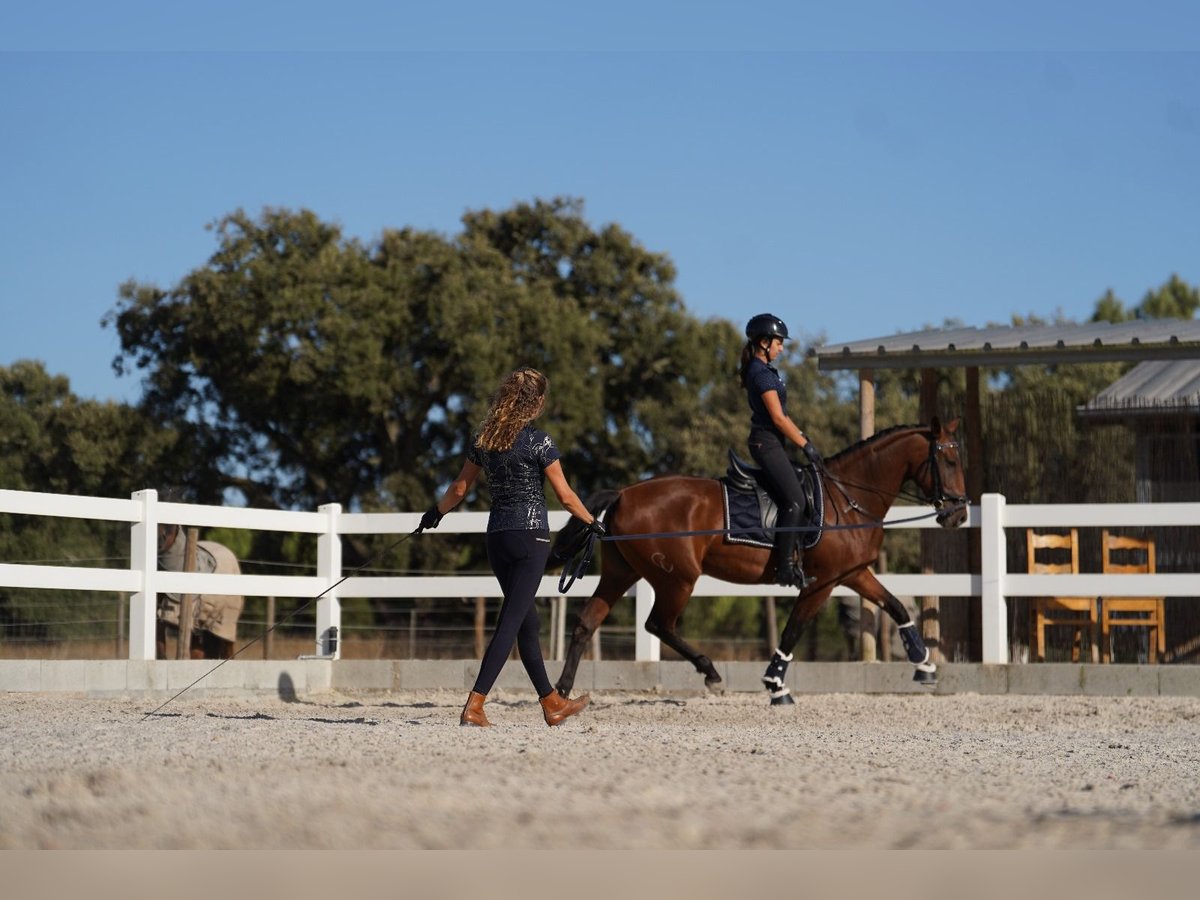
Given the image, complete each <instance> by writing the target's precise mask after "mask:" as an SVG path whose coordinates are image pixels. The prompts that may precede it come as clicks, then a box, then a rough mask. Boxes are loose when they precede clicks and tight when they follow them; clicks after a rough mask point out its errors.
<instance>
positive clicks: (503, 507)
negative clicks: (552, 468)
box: [467, 425, 562, 532]
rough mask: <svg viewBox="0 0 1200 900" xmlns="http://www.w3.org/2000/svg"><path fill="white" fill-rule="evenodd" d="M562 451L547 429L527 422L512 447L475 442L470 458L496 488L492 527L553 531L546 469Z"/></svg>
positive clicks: (490, 484)
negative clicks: (493, 447)
mask: <svg viewBox="0 0 1200 900" xmlns="http://www.w3.org/2000/svg"><path fill="white" fill-rule="evenodd" d="M561 457H562V454H560V453H559V452H558V447H556V446H555V445H554V439H553V438H551V437H550V435H548V434H546V432H544V431H542V430H540V429H538V428H534V427H533V426H532V425H526V426H525V427H524V428H522V429H521V431H520V432H519V433H518V434H517V439H516V440H515V441H513V445H512V449H511V450H482V449H480V448H479V446H478V445H476V446H473V447H472V448H471V450H470V452H469V453H468V454H467V459H468V460H470V461H471V462H473V463H474V464H475V465H477V466H479V467H480V468H482V469H483V470H484V471H485V472H487V478H488V487H489V488H490V489H491V492H492V508H491V513H490V514H489V515H488V531H489V532H492V531H549V530H550V521H549V519H548V517H547V516H546V495H545V493H544V492H543V487H542V485H543V483H544V481H545V474H544V472H545V469H546V466H548V465H550V464H551V463H552V462H554V461H555V460H556V459H560V458H561Z"/></svg>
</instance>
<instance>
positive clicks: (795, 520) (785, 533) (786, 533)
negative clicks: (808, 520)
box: [775, 503, 813, 590]
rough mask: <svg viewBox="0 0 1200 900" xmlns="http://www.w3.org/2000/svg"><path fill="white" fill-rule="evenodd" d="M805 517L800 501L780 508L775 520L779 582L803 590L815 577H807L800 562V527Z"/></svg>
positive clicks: (776, 578)
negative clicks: (798, 528) (798, 529)
mask: <svg viewBox="0 0 1200 900" xmlns="http://www.w3.org/2000/svg"><path fill="white" fill-rule="evenodd" d="M803 518H804V507H803V506H802V505H801V504H799V503H792V504H790V505H789V506H785V507H782V508H780V510H779V517H778V518H777V519H776V520H775V527H776V528H777V529H779V530H778V531H776V532H775V551H776V553H777V554H778V557H779V565H778V568H777V569H776V570H775V582H776V583H777V584H785V585H791V586H793V587H798V588H800V589H801V590H803V589H804V588H805V587H806V586H807V585H809V584H811V583H812V581H813V579H811V578H806V577H805V575H804V567H803V566H802V565H801V564H800V552H799V551H800V532H799V531H796V530H795V529H796V528H797V527H799V525H800V524H801V521H802V520H803Z"/></svg>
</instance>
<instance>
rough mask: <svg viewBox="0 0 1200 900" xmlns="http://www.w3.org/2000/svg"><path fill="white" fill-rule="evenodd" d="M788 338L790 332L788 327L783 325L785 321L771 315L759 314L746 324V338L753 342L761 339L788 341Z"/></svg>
mask: <svg viewBox="0 0 1200 900" xmlns="http://www.w3.org/2000/svg"><path fill="white" fill-rule="evenodd" d="M787 336H788V330H787V326H786V325H785V324H783V319H781V318H779V316H773V315H771V314H770V313H759V314H758V315H757V316H755V317H754V318H753V319H751V320H750V321H749V322H747V323H746V337H748V338H749V339H750V340H752V341H757V340H758V339H759V338H776V337H777V338H782V339H783V340H787Z"/></svg>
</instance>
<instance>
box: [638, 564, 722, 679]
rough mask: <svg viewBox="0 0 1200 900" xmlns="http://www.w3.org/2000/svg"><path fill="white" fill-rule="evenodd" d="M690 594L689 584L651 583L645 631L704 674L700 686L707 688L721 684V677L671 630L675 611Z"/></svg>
mask: <svg viewBox="0 0 1200 900" xmlns="http://www.w3.org/2000/svg"><path fill="white" fill-rule="evenodd" d="M691 595H692V585H691V584H687V585H680V584H675V583H670V584H663V583H661V582H660V583H658V584H654V606H653V608H652V609H651V610H650V616H649V618H647V619H646V630H647V631H648V632H650V634H652V635H654V636H655V637H656V638H658V639H659V640H660V641H662V642H663V643H664V644H666V645H667V646H668V647H670V648H671V649H672V650H674V651H675V652H676V653H678V654H679V655H680V656H682V657H683V658H684V659H686V660H687V661H688V662H690V663H691V664H692V665H693V666H695V667H696V671H697V672H699V673H700V674H701V675H703V676H704V686H705V687H706V688H708V689H709V690H714V689H715V688H716V686H717V685H718V684H720V683H721V676H720V675H719V674H718V673H717V669H716V667H715V666H714V665H713V663H712V660H711V659H709V658H708V657H707V656H705V655H704V654H703V653H701V652H699V651H698V650H696V649H695V648H694V647H693V646H692V645H691V644H689V643H688V642H687V641H685V640H684V639H683V638H681V637H680V636H679V634H678V633H677V632H676V631H675V626H676V624H677V623H678V622H679V614H680V613H681V612H682V611H683V608H684V606H686V605H687V602H688V599H689V598H690V597H691Z"/></svg>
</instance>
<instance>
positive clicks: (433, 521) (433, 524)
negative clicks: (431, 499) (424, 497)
mask: <svg viewBox="0 0 1200 900" xmlns="http://www.w3.org/2000/svg"><path fill="white" fill-rule="evenodd" d="M441 521H442V512H441V510H439V509H438V508H437V504H436V503H435V504H433V506H431V507H429V509H427V510H425V515H423V516H421V524H420V525H418V526H417V531H424V530H425V529H427V528H437V527H438V525H440V524H441Z"/></svg>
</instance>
